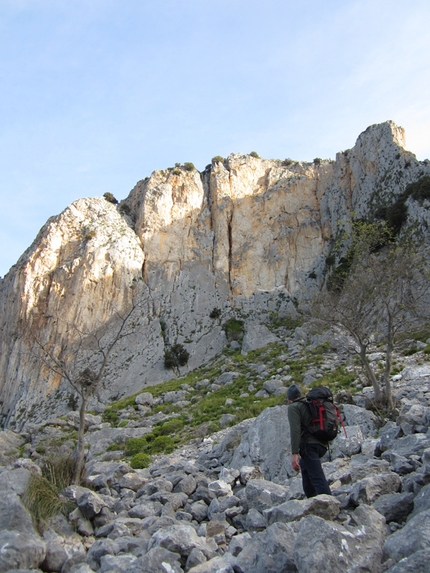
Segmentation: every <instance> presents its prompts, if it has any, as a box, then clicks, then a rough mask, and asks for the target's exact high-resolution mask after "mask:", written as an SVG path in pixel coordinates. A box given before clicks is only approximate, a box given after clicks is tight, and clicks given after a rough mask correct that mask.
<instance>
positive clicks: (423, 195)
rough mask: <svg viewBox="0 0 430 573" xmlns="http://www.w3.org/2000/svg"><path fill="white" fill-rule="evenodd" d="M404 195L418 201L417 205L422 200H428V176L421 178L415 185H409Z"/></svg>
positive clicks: (429, 185)
mask: <svg viewBox="0 0 430 573" xmlns="http://www.w3.org/2000/svg"><path fill="white" fill-rule="evenodd" d="M406 193H407V194H408V195H410V196H411V197H412V199H415V201H418V202H419V203H421V204H422V203H423V202H424V200H426V199H427V200H429V199H430V176H428V175H426V176H425V177H421V179H419V180H418V181H415V183H411V184H410V185H408V186H407V187H406Z"/></svg>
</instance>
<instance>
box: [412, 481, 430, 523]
mask: <svg viewBox="0 0 430 573" xmlns="http://www.w3.org/2000/svg"><path fill="white" fill-rule="evenodd" d="M428 509H430V484H428V485H426V486H424V487H423V488H422V489H421V490H420V491H419V492H418V493H417V495H416V497H415V498H414V507H413V511H412V513H411V515H410V516H409V518H410V519H412V518H413V517H415V516H416V515H417V514H418V513H421V512H422V511H426V510H428Z"/></svg>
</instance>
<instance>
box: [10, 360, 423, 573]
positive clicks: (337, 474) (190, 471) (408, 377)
mask: <svg viewBox="0 0 430 573" xmlns="http://www.w3.org/2000/svg"><path fill="white" fill-rule="evenodd" d="M429 384H430V368H429V367H428V366H423V365H421V366H416V365H415V366H409V367H408V368H405V369H404V371H403V373H402V374H401V375H399V377H397V379H396V380H394V381H393V385H394V394H395V396H396V398H397V399H398V400H399V406H400V409H401V411H402V415H401V417H402V419H403V420H404V419H405V417H406V418H407V415H408V413H410V414H411V417H412V418H413V417H414V416H415V414H414V412H415V411H416V409H417V406H421V407H423V408H424V409H426V408H428V407H429V404H430V391H429V388H430V386H429ZM368 390H370V392H371V389H368ZM360 398H361V397H360V396H359V395H356V396H354V402H355V403H354V404H350V405H345V407H346V406H347V409H348V410H349V416H348V417H349V419H350V421H351V423H354V422H356V421H357V420H366V431H365V433H366V434H367V435H368V436H372V440H373V450H372V451H371V449H370V447H369V444H368V443H367V441H368V440H369V437H364V436H363V434H362V439H361V441H360V442H359V450H358V451H357V452H356V453H355V454H352V455H348V456H347V455H343V454H340V455H339V456H336V457H335V456H334V455H332V459H331V460H328V459H327V460H326V461H324V463H323V467H324V470H325V473H326V475H327V478H328V481H329V483H330V486H331V490H332V495H325V494H324V495H319V496H316V497H314V498H311V499H305V498H304V494H303V490H302V487H301V478H300V477H299V476H297V475H296V474H295V472H293V471H292V469H291V466H290V464H289V460H290V457H291V455H290V449H289V436H288V435H287V434H286V433H285V432H284V421H283V420H282V416H281V415H280V414H281V413H282V410H281V409H280V408H279V407H276V408H268V409H266V410H265V411H264V412H263V413H262V414H261V415H260V416H259V417H257V418H256V419H254V420H249V421H248V422H247V423H246V424H244V423H242V424H240V425H239V426H236V427H233V428H229V429H226V430H223V431H222V432H221V433H218V434H215V435H212V436H210V437H207V438H206V440H204V441H203V442H201V443H192V444H188V445H186V446H184V447H182V448H181V449H179V450H177V451H175V452H174V453H172V454H171V455H169V456H158V457H157V458H156V459H154V460H153V463H152V464H151V465H150V466H149V468H147V469H142V470H136V469H132V468H131V467H130V465H129V464H128V463H125V462H123V461H121V460H113V461H112V460H111V461H108V460H107V459H105V460H104V461H103V459H102V458H100V456H99V455H98V453H94V455H93V456H90V458H91V459H90V460H89V461H88V463H87V465H86V472H87V473H86V476H87V477H86V483H85V486H69V487H68V488H66V489H65V490H63V492H62V496H63V498H64V499H68V500H70V502H73V503H74V507H75V508H74V509H73V508H70V512H69V513H68V516H67V518H66V517H64V516H58V517H56V518H55V519H51V520H50V521H49V522H48V523H46V524H45V528H44V531H43V532H42V533H40V532H37V531H35V530H34V528H33V525H32V523H31V519H30V516H29V514H28V512H27V510H26V509H25V507H24V505H23V503H22V501H21V499H22V496H23V493H24V491H25V484H26V481H27V480H28V477H29V475H30V472H31V471H36V472H37V471H40V470H39V469H38V467H37V466H36V465H35V463H34V462H33V461H31V460H30V459H28V458H20V459H18V460H17V461H16V462H12V463H10V464H9V465H8V466H6V467H5V466H3V467H1V468H0V484H1V485H0V490H1V491H0V493H1V496H0V506H1V507H0V509H1V511H0V572H3V571H8V570H10V569H13V568H17V569H18V568H20V569H26V570H39V571H40V570H41V571H52V572H60V571H61V572H62V573H67V572H75V573H78V572H80V573H92V572H100V573H110V572H118V571H128V572H129V573H153V572H160V573H165V572H166V571H170V572H172V571H173V572H175V573H183V572H187V573H188V572H189V573H213V572H217V571H218V572H219V571H223V572H225V573H238V572H239V573H240V571H242V572H250V571H252V572H253V573H267V572H270V571H276V572H277V571H291V572H297V573H310V572H318V571H325V570H330V571H335V572H339V573H342V572H344V571H367V572H369V573H382V572H383V571H384V572H388V573H405V572H407V571H412V570H414V571H417V572H421V571H422V572H424V571H427V569H428V556H429V554H430V444H429V440H428V435H427V434H428V431H429V426H428V421H425V422H424V423H423V424H421V420H420V425H419V427H415V428H413V429H411V426H407V427H406V429H407V430H408V433H407V434H404V433H403V431H402V429H401V427H400V425H397V426H396V427H397V429H398V431H397V433H395V432H393V431H392V430H393V424H394V425H396V423H395V422H387V423H386V424H385V425H384V426H383V427H382V428H380V429H378V425H379V423H377V421H376V420H372V416H369V412H368V411H367V410H365V409H364V408H362V407H361V406H358V405H357V404H358V403H359V402H360ZM142 400H144V396H143V397H142ZM142 400H141V401H142ZM145 403H147V402H145ZM347 421H348V420H347ZM55 422H58V421H53V422H52V425H53V427H54V426H55ZM88 422H89V424H91V425H94V426H96V427H97V426H99V425H100V420H97V417H95V416H89V417H88ZM398 422H399V424H400V419H399V420H398ZM48 427H49V425H48ZM351 428H354V426H347V431H348V435H349V433H350V429H351ZM40 430H41V428H40ZM122 430H123V431H124V432H127V431H128V429H127V428H123V429H122ZM44 431H48V430H47V428H44ZM95 431H97V430H95ZM33 432H34V436H38V435H39V429H38V428H34V429H33ZM48 433H49V431H48ZM9 434H10V433H9ZM0 435H1V434H0ZM126 435H127V436H128V434H126ZM275 438H276V439H275ZM21 439H22V438H20V437H19V436H18V437H17V439H16V440H12V439H10V435H9V439H8V440H5V441H3V444H4V446H3V447H4V451H3V453H4V454H7V451H8V450H9V451H12V450H14V447H15V444H16V443H19V441H20V440H21ZM343 439H344V438H343V437H342V436H339V437H338V438H336V440H335V443H334V444H333V448H332V449H333V452H334V451H340V450H341V449H342V446H341V445H339V443H338V441H339V440H343ZM347 439H349V438H347ZM351 439H352V438H351ZM405 440H407V444H406V442H405ZM233 444H235V445H234V446H233V447H232V445H233ZM251 445H252V447H253V451H254V452H255V453H254V454H252V455H253V457H252V458H249V459H248V458H244V457H243V452H245V451H248V450H249V449H250V446H251ZM261 448H264V449H265V455H262V454H261V453H259V452H261ZM280 450H281V454H282V458H283V460H284V463H283V464H280V463H279V458H280ZM6 457H7V456H6ZM238 459H243V461H244V462H249V461H250V460H251V462H252V461H254V462H256V461H259V462H263V463H262V466H261V468H260V467H257V466H256V465H252V466H246V465H244V466H240V463H236V462H235V461H234V460H236V461H237V460H238ZM401 459H402V460H403V463H400V461H401ZM282 467H285V471H282V469H281V471H280V468H282ZM270 476H274V479H271V478H270ZM38 568H39V569H38Z"/></svg>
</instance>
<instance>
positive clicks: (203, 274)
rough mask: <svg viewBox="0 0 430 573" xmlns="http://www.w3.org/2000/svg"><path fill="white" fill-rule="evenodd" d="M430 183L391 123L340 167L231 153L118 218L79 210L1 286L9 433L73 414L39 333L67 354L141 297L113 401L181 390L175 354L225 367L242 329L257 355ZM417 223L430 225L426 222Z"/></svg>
mask: <svg viewBox="0 0 430 573" xmlns="http://www.w3.org/2000/svg"><path fill="white" fill-rule="evenodd" d="M428 174H430V163H429V162H428V160H426V161H424V162H420V161H417V160H416V158H415V156H414V155H413V154H412V153H411V152H408V151H406V150H405V149H404V130H403V129H402V128H400V127H398V126H396V125H395V123H394V122H391V121H390V122H385V123H383V124H379V125H374V126H370V127H369V128H367V129H366V131H364V132H363V133H362V134H360V136H359V137H358V139H357V142H356V144H355V146H354V147H353V148H352V149H350V150H347V151H344V152H339V153H338V154H337V155H336V159H335V160H326V161H323V160H319V159H316V160H315V161H314V162H313V163H300V162H294V161H292V160H284V161H280V160H267V159H262V158H259V157H255V156H254V154H250V155H243V154H231V155H230V156H229V157H228V158H226V159H225V160H223V161H222V162H221V161H220V160H219V158H214V161H213V162H212V164H211V166H210V167H208V168H207V169H206V170H205V171H203V172H202V173H199V172H198V171H197V170H195V169H194V168H192V166H191V165H190V164H186V165H184V166H179V167H175V168H170V169H167V170H162V171H155V172H154V173H153V174H152V175H151V176H150V177H149V178H145V179H143V180H141V181H139V182H138V183H137V184H136V186H135V187H134V189H132V191H131V192H130V194H129V196H128V197H127V198H126V199H125V200H124V201H121V203H120V205H119V206H115V205H114V204H112V203H109V202H108V201H106V200H105V199H104V198H95V199H79V200H77V201H75V202H74V203H72V205H70V206H69V207H67V208H66V209H65V210H64V211H63V213H61V214H60V215H58V216H56V217H51V218H50V219H49V220H48V222H47V223H46V225H45V226H44V227H43V228H42V230H41V231H40V233H39V234H38V236H37V238H36V240H35V241H34V242H33V244H32V245H31V247H29V249H27V250H26V251H25V253H24V254H23V255H22V257H21V258H20V259H19V261H18V262H17V264H16V265H15V266H14V267H12V269H11V271H10V272H9V273H8V274H7V275H6V276H5V277H4V279H2V281H1V283H0V325H1V326H0V328H1V338H0V353H1V358H0V400H1V401H2V414H3V417H4V420H6V424H7V425H8V424H15V423H17V424H22V423H24V422H25V420H26V416H27V415H28V412H29V411H30V410H31V409H32V408H33V410H34V409H35V408H36V409H37V410H39V411H40V415H43V414H42V411H43V408H41V404H45V403H47V401H48V402H49V406H47V407H48V409H52V408H54V410H55V411H57V412H58V413H60V412H61V411H65V410H67V401H68V399H69V395H70V389H69V388H68V386H67V384H66V383H65V381H64V380H61V377H60V376H58V375H55V373H53V372H47V371H46V368H43V367H42V366H41V365H40V352H38V350H37V348H35V344H34V339H32V336H34V333H37V336H39V337H40V338H41V339H43V340H45V341H47V343H49V344H50V345H51V347H52V348H53V349H57V350H61V349H63V348H64V349H67V347H70V346H71V342H72V339H73V336H72V335H71V334H70V332H71V330H70V328H71V327H73V328H75V329H79V330H80V331H81V332H88V333H91V332H95V331H97V329H99V328H101V327H103V326H106V325H108V324H109V325H112V328H113V327H114V325H115V317H116V314H117V313H118V312H122V311H124V310H125V309H126V308H128V307H129V306H130V304H131V301H132V300H135V297H136V296H137V297H138V299H139V304H140V306H141V309H142V312H141V315H140V317H139V324H140V330H139V334H138V333H136V335H135V336H134V337H131V338H129V339H128V340H127V344H125V343H124V344H123V345H119V346H118V348H117V349H116V351H115V357H114V360H113V361H112V364H111V367H110V369H109V372H108V373H107V376H106V388H105V389H104V390H103V392H102V393H101V396H100V401H102V402H103V401H106V400H108V399H111V398H112V397H113V396H118V395H120V396H125V395H129V394H132V393H133V392H136V391H137V390H139V389H141V388H144V387H145V386H147V385H151V384H154V383H157V382H162V381H163V380H167V379H168V378H169V377H171V373H170V372H169V371H167V370H166V369H165V368H164V363H163V357H164V351H165V349H166V348H167V347H169V345H172V344H175V343H179V344H183V345H185V346H186V348H187V350H188V352H189V355H190V360H189V363H188V365H187V367H186V368H187V369H192V368H195V367H197V366H199V365H200V364H203V363H205V361H207V360H209V359H210V358H212V357H213V356H215V355H217V354H219V353H220V352H221V351H222V350H223V348H225V346H226V345H227V344H228V343H229V342H228V340H227V338H226V335H225V331H224V329H223V327H222V325H223V322H224V321H225V320H227V319H229V318H231V317H233V318H239V319H241V320H243V322H244V330H245V335H246V334H249V337H248V338H249V339H251V338H252V339H253V340H254V343H253V344H254V345H257V346H255V347H258V344H261V345H264V344H265V343H266V342H267V340H266V339H265V337H264V336H263V337H262V338H261V339H259V338H260V337H259V336H258V335H255V332H256V331H257V332H261V331H262V330H261V328H262V327H263V326H264V325H265V323H267V318H268V316H269V315H270V314H271V313H272V314H273V313H275V314H276V313H278V314H279V315H281V316H295V313H296V306H297V303H298V301H299V300H301V299H303V298H310V297H311V296H312V295H313V294H314V293H315V292H317V291H318V290H319V289H321V288H324V284H325V280H326V277H327V273H328V271H329V269H328V266H327V258H328V256H329V255H330V254H331V250H332V248H333V245H334V243H335V240H336V238H337V237H339V236H340V235H341V233H342V232H347V231H348V229H349V228H350V226H351V223H352V221H353V220H354V219H355V218H366V217H368V216H369V213H371V211H372V209H374V208H375V205H376V204H378V203H381V202H382V203H383V202H384V201H385V202H388V201H394V200H395V199H396V197H398V196H399V195H400V194H401V193H402V191H404V189H405V188H406V186H407V185H408V184H409V183H411V182H414V181H416V180H417V179H418V178H419V177H422V176H424V175H428ZM411 216H412V217H413V218H414V219H415V220H420V221H422V222H424V223H425V222H427V223H428V222H429V215H428V212H427V210H426V209H423V208H418V207H414V209H413V210H412V215H411ZM214 309H219V311H220V316H219V319H216V320H214V319H213V318H211V312H212V311H213V310H214ZM253 333H254V335H253ZM266 334H267V333H266ZM75 335H76V332H75ZM251 347H252V346H251ZM38 361H39V362H38ZM54 394H56V396H57V399H56V400H53V399H52V396H53V395H54Z"/></svg>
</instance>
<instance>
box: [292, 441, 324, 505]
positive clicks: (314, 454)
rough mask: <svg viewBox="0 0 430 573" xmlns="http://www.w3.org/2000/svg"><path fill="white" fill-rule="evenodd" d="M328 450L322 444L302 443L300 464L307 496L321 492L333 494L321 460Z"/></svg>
mask: <svg viewBox="0 0 430 573" xmlns="http://www.w3.org/2000/svg"><path fill="white" fill-rule="evenodd" d="M326 451H327V448H325V447H324V446H322V445H320V444H301V445H300V462H299V464H300V469H301V472H302V483H303V491H304V492H305V495H306V497H314V496H315V495H318V494H320V493H327V494H328V495H331V491H330V487H329V485H328V482H327V480H326V477H325V475H324V471H323V469H322V466H321V460H320V458H322V457H323V455H324V454H325V453H326Z"/></svg>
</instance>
